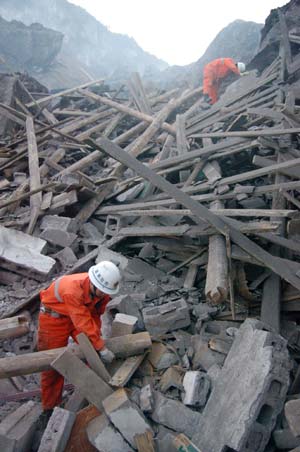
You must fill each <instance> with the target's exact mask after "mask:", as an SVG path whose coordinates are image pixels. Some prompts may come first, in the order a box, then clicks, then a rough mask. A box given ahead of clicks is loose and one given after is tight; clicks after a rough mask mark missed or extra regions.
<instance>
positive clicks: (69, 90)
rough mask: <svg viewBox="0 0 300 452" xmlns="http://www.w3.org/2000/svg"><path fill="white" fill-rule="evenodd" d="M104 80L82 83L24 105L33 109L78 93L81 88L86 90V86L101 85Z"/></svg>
mask: <svg viewBox="0 0 300 452" xmlns="http://www.w3.org/2000/svg"><path fill="white" fill-rule="evenodd" d="M103 82H104V79H99V80H93V81H92V82H88V83H84V84H83V85H79V86H75V87H74V88H69V89H65V90H64V91H60V92H59V93H55V94H51V95H50V96H46V97H42V98H41V99H36V100H34V101H33V102H29V103H28V104H26V107H28V108H29V107H33V106H35V105H36V104H38V105H39V104H42V103H44V102H49V101H50V100H53V99H56V98H57V97H61V96H65V95H66V94H70V93H74V91H78V90H80V89H83V88H87V87H88V86H92V85H96V84H97V83H101V84H102V83H103Z"/></svg>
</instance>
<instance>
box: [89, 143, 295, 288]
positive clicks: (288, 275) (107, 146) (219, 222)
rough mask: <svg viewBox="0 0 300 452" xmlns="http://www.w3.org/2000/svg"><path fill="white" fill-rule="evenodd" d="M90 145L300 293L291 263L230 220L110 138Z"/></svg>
mask: <svg viewBox="0 0 300 452" xmlns="http://www.w3.org/2000/svg"><path fill="white" fill-rule="evenodd" d="M87 144H89V145H90V146H91V147H92V148H95V149H98V148H99V149H100V150H101V149H102V150H104V152H106V153H107V154H109V155H110V156H111V157H113V158H115V159H116V160H118V161H120V162H121V163H123V164H124V165H126V166H129V167H130V168H132V169H134V171H136V172H137V173H138V174H139V175H141V176H143V177H144V178H145V179H147V180H149V181H150V182H151V183H152V184H153V185H155V186H157V187H158V188H160V189H161V190H163V191H165V192H167V193H168V194H169V195H171V196H172V197H174V199H176V201H177V202H179V203H180V204H182V205H183V206H185V207H187V208H189V209H190V210H191V212H192V213H193V214H194V215H195V216H196V218H197V221H198V220H199V221H201V222H202V221H203V219H205V220H206V221H208V222H209V223H210V224H212V225H213V226H214V227H215V228H216V229H217V230H218V231H219V232H220V233H221V234H223V235H226V234H230V238H231V240H232V241H233V242H234V243H236V244H237V245H239V246H240V247H241V248H243V249H244V250H245V251H246V252H248V253H249V254H250V255H251V256H255V258H256V259H258V260H259V261H261V262H262V263H263V265H265V266H266V267H268V268H270V269H271V270H273V271H274V272H275V273H277V274H278V275H279V276H281V277H282V278H283V279H285V280H286V281H288V282H289V283H290V284H292V285H293V286H295V287H296V288H297V289H300V279H299V277H298V276H297V275H296V273H295V271H294V269H293V268H292V267H291V266H290V265H289V263H288V262H287V265H286V266H285V267H282V265H280V264H278V260H276V258H274V257H273V256H272V255H271V254H269V253H268V252H267V251H265V250H264V249H263V248H261V247H260V246H259V245H257V244H256V243H254V242H252V241H251V240H250V239H248V238H247V237H246V236H244V235H243V234H241V233H240V231H238V230H237V229H236V228H234V227H233V226H231V224H230V222H229V219H228V218H227V219H226V220H225V219H224V218H223V219H221V217H218V216H216V215H215V214H214V213H212V211H210V210H208V209H206V208H205V207H204V206H202V204H200V203H199V202H196V201H194V200H193V199H191V198H190V197H189V196H187V195H186V193H184V192H182V191H181V190H179V189H178V188H177V187H174V186H173V185H172V184H171V183H169V182H168V181H166V180H165V179H163V178H161V177H160V176H158V175H157V174H156V173H154V172H153V171H152V170H151V169H150V168H147V167H146V166H145V165H143V164H142V163H141V162H139V161H138V160H136V159H135V158H134V157H132V156H131V155H129V154H128V153H124V152H123V150H122V149H121V148H119V147H118V146H117V145H116V144H114V143H112V142H111V141H109V140H107V139H106V138H101V140H100V145H101V146H98V144H96V143H95V142H93V141H92V140H87ZM296 160H297V159H296ZM285 163H287V162H285ZM299 163H300V159H299ZM274 166H275V165H274Z"/></svg>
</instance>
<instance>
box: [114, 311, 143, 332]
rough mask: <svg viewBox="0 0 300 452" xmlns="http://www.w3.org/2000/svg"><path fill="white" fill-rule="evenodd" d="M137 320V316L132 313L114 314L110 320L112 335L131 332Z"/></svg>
mask: <svg viewBox="0 0 300 452" xmlns="http://www.w3.org/2000/svg"><path fill="white" fill-rule="evenodd" d="M137 322H138V318H137V317H135V316H133V315H128V314H122V313H118V314H116V316H115V318H114V320H113V322H112V333H111V336H112V337H118V336H124V335H125V334H132V333H133V330H134V326H135V325H136V323H137Z"/></svg>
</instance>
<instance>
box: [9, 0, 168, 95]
mask: <svg viewBox="0 0 300 452" xmlns="http://www.w3.org/2000/svg"><path fill="white" fill-rule="evenodd" d="M0 15H1V16H2V17H3V18H4V19H6V20H19V21H21V22H23V23H24V24H26V25H30V24H32V23H34V22H38V23H40V24H42V25H43V26H45V27H49V28H51V29H53V30H56V31H59V32H62V33H63V34H64V40H63V45H62V49H61V52H60V53H59V54H58V57H57V59H56V60H55V61H53V64H52V66H51V71H52V72H51V74H52V76H49V69H50V68H49V67H48V68H47V69H46V71H45V78H46V82H47V83H48V86H49V85H50V87H52V88H53V87H61V86H64V85H65V83H66V80H65V79H66V72H67V73H68V74H74V72H75V71H76V70H78V69H79V66H82V68H83V71H82V70H81V71H80V72H81V76H80V79H82V80H81V81H82V82H83V81H87V80H88V78H89V75H90V76H91V77H92V78H95V77H108V76H111V75H115V74H118V76H119V77H121V78H122V77H126V75H127V74H128V73H130V72H132V71H139V72H140V74H141V75H143V74H144V73H148V74H149V73H155V72H157V71H160V70H162V69H165V68H166V67H167V63H165V62H164V61H162V60H159V59H158V58H156V57H154V56H152V55H150V54H149V53H147V52H144V51H143V50H142V49H141V48H140V47H139V46H138V45H137V43H136V42H135V41H134V39H132V38H129V37H128V36H125V35H121V34H117V33H111V32H110V31H109V30H108V29H107V28H106V27H105V26H104V25H102V24H101V23H100V22H98V21H97V20H96V19H95V18H94V17H93V16H91V15H90V14H89V13H87V12H86V11H85V10H84V9H82V8H80V7H79V6H75V5H73V4H71V3H69V2H68V1H67V0H26V1H24V0H1V2H0ZM70 65H71V67H70ZM51 74H50V75H51ZM39 79H40V80H42V81H45V80H44V79H43V74H42V73H40V75H39ZM51 85H52V86H51Z"/></svg>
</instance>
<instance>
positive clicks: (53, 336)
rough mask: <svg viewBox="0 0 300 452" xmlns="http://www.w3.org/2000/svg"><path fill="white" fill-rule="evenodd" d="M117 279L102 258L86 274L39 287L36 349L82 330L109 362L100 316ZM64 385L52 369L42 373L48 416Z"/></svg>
mask: <svg viewBox="0 0 300 452" xmlns="http://www.w3.org/2000/svg"><path fill="white" fill-rule="evenodd" d="M120 279H121V275H120V271H119V269H118V267H117V266H116V265H115V264H113V263H112V262H108V261H103V262H100V263H98V264H96V265H93V266H92V267H91V268H90V269H89V271H88V273H78V274H74V275H66V276H62V277H60V278H58V279H57V280H56V281H54V282H53V283H52V284H51V285H50V286H49V287H48V288H47V289H46V290H42V291H41V293H40V298H41V308H40V315H39V329H38V349H39V350H49V349H52V348H58V347H65V346H66V345H67V344H68V338H69V336H71V337H72V338H73V339H74V340H76V336H77V335H78V334H79V333H85V334H86V335H87V336H88V338H89V339H90V341H91V342H92V344H93V346H94V347H95V349H96V350H97V351H98V352H99V355H100V357H101V358H102V360H103V361H104V362H111V361H112V360H113V359H114V354H113V352H112V351H110V350H109V349H108V348H107V347H105V342H104V340H103V339H102V338H101V336H100V334H101V320H100V316H101V315H102V314H103V313H104V311H105V307H106V305H107V303H108V302H109V301H110V299H111V297H110V295H114V294H116V293H117V292H118V290H119V285H120ZM63 384H64V378H63V377H62V376H61V375H60V374H59V373H58V372H56V371H55V370H47V371H45V372H42V376H41V387H42V405H43V409H44V417H46V418H47V419H49V417H50V415H51V413H52V410H53V408H54V407H55V406H57V405H59V404H60V403H61V399H62V390H63Z"/></svg>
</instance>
